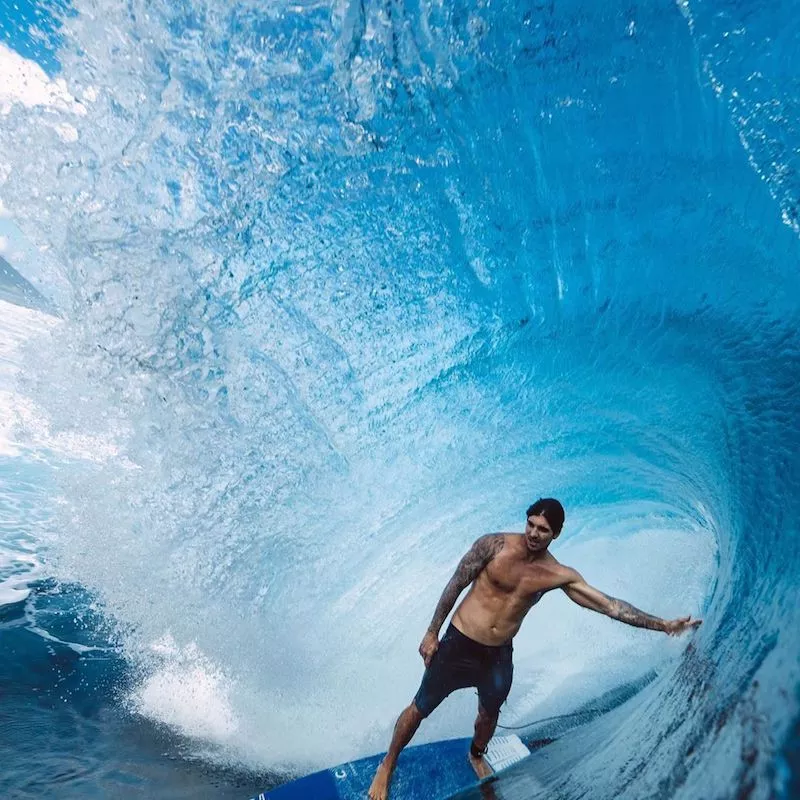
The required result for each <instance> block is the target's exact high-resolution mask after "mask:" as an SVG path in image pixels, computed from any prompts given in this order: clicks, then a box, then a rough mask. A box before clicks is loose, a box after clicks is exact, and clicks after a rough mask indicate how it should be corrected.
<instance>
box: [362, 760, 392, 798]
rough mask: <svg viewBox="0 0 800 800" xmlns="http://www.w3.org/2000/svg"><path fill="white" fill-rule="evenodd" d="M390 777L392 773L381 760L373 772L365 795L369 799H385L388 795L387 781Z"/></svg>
mask: <svg viewBox="0 0 800 800" xmlns="http://www.w3.org/2000/svg"><path fill="white" fill-rule="evenodd" d="M391 779H392V773H391V771H390V770H389V768H388V767H387V766H386V764H385V763H384V762H383V761H381V764H380V766H379V767H378V769H377V770H376V772H375V777H374V778H373V779H372V783H371V784H370V787H369V791H368V792H367V797H369V800H386V798H388V797H389V781H390V780H391Z"/></svg>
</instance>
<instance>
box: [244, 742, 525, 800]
mask: <svg viewBox="0 0 800 800" xmlns="http://www.w3.org/2000/svg"><path fill="white" fill-rule="evenodd" d="M515 738H516V737H515ZM470 741H471V739H448V740H446V741H443V742H432V743H431V744H422V745H417V746H415V747H407V748H406V749H405V750H403V752H402V753H401V754H400V758H399V759H398V760H397V768H396V770H395V773H394V776H393V778H392V788H391V798H392V800H436V798H445V797H449V796H450V795H453V794H455V793H457V792H459V791H462V790H464V789H468V788H470V787H473V786H475V785H476V784H477V783H478V779H477V777H476V776H475V772H474V771H473V769H472V767H471V765H470V763H469V761H468V759H467V753H468V752H469V745H470ZM383 755H384V754H383V753H381V754H379V755H374V756H369V757H368V758H362V759H359V760H358V761H349V762H347V763H346V764H340V765H339V766H336V767H331V768H330V769H325V770H322V771H320V772H314V773H312V774H311V775H306V776H305V777H304V778H299V779H298V780H296V781H292V782H291V783H287V784H284V785H283V786H279V787H278V788H277V789H272V790H270V791H269V792H264V793H262V794H260V795H258V796H257V797H255V798H253V800H301V799H302V800H312V798H313V800H365V798H366V796H367V790H368V789H369V785H370V784H371V783H372V778H373V776H374V775H375V770H376V769H377V768H378V765H379V764H380V763H381V760H382V759H383Z"/></svg>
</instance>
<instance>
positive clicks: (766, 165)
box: [0, 0, 800, 797]
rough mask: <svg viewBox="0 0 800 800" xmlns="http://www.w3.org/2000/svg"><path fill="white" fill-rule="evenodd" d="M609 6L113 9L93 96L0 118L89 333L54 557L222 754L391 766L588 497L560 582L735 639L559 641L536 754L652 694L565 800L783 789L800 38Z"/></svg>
mask: <svg viewBox="0 0 800 800" xmlns="http://www.w3.org/2000/svg"><path fill="white" fill-rule="evenodd" d="M586 5H587V4H585V3H563V4H559V5H558V8H556V7H555V6H554V5H553V4H547V3H533V4H527V5H523V4H515V3H514V2H502V3H497V4H491V5H490V4H483V3H479V4H477V5H475V4H456V5H447V4H445V5H442V4H438V3H434V2H431V3H420V4H411V5H405V4H401V3H394V2H389V3H385V4H363V3H345V2H342V3H335V4H334V5H332V6H329V5H320V4H316V3H293V4H284V3H276V4H272V5H271V6H269V7H268V8H264V4H263V3H260V2H255V1H253V2H249V1H247V0H242V1H240V2H236V3H233V4H231V3H230V2H227V1H225V2H223V0H217V1H215V0H205V1H204V2H200V1H199V0H195V2H192V3H189V2H177V3H169V4H167V3H164V4H152V3H145V2H129V0H126V2H115V1H113V0H106V1H104V2H102V3H100V2H91V1H90V0H78V1H77V2H75V3H74V4H73V6H72V7H71V8H70V9H68V10H65V12H64V15H63V19H61V28H60V36H61V41H60V45H59V49H58V53H57V54H58V60H59V62H60V67H61V71H60V73H59V78H58V80H59V81H61V82H56V79H54V78H52V77H48V76H47V75H46V74H45V73H43V72H42V73H41V74H39V73H35V72H29V73H26V74H28V76H29V79H28V83H27V84H26V85H29V86H31V85H35V86H37V87H38V89H37V91H36V93H34V94H33V95H28V96H26V98H24V99H23V98H21V97H16V98H15V97H11V98H10V99H9V98H0V102H2V103H4V105H3V106H1V107H0V113H2V114H3V125H2V126H0V152H1V153H2V154H3V155H2V164H0V176H2V179H3V181H4V182H3V183H2V187H0V196H2V199H3V203H4V204H5V206H6V207H7V208H9V209H11V210H12V211H13V213H14V216H15V219H16V220H17V221H18V222H19V224H20V225H21V227H23V229H24V231H25V233H26V235H27V236H28V238H29V239H30V240H31V242H33V243H34V244H35V245H39V246H40V247H42V248H47V261H45V262H44V265H43V266H42V267H40V268H41V269H42V271H43V280H45V281H46V283H47V285H48V287H49V289H50V294H51V296H52V297H53V299H54V300H55V301H56V303H57V304H58V306H59V308H60V309H61V311H62V313H63V315H64V319H63V320H61V321H59V322H58V323H57V324H56V325H54V326H53V327H52V328H51V329H50V330H51V333H50V334H48V335H46V336H44V337H37V339H36V344H35V346H34V347H32V348H31V349H30V352H29V353H28V356H27V360H26V370H25V386H24V390H25V396H26V397H27V398H29V399H30V400H31V402H32V403H33V404H34V405H35V408H36V413H35V414H34V415H28V416H27V417H26V416H24V415H23V416H22V417H21V418H20V419H19V420H18V421H19V424H20V428H21V430H22V431H23V432H22V433H20V434H19V435H20V436H27V437H28V438H29V439H30V440H31V441H35V442H36V443H37V447H38V448H39V450H40V451H41V452H43V453H46V454H47V455H46V457H45V461H46V462H47V463H49V464H50V465H51V466H54V465H56V466H58V467H59V469H58V470H56V471H53V473H52V476H51V477H52V480H53V481H54V482H55V484H56V485H57V487H58V491H57V495H58V497H59V502H58V503H54V504H53V510H52V514H53V520H54V524H53V525H52V526H51V531H52V532H51V533H49V534H44V533H41V532H40V533H39V537H40V538H39V544H38V547H39V549H40V552H41V554H42V557H44V558H46V564H47V569H48V571H49V574H51V575H54V576H56V577H59V578H62V579H64V580H69V581H73V582H77V583H80V584H81V585H83V586H84V587H86V588H87V589H89V590H90V591H91V592H92V593H94V594H95V595H96V597H97V598H98V599H99V602H100V603H101V604H102V608H103V610H104V613H105V615H106V617H107V618H108V619H111V620H114V621H115V623H116V624H117V634H116V636H117V637H118V640H119V642H120V643H121V647H122V648H123V651H124V653H125V656H126V658H127V659H128V661H129V663H131V664H133V665H135V669H136V672H137V676H138V677H137V680H135V681H134V682H133V686H132V688H131V690H130V692H129V694H128V695H127V701H126V702H127V703H128V704H129V705H130V707H131V708H132V709H133V710H135V711H136V712H138V713H141V714H144V715H146V716H148V717H151V718H154V719H156V720H158V721H161V722H165V723H167V724H168V725H170V726H173V727H175V728H177V729H179V730H181V731H182V732H184V733H186V734H188V735H190V736H193V737H195V738H196V739H197V741H198V742H202V743H203V744H202V747H203V748H204V750H203V752H205V753H206V754H208V752H207V751H208V748H211V749H212V750H213V753H212V755H213V757H215V758H219V759H229V760H234V761H239V762H245V763H251V764H252V763H255V764H262V765H263V764H267V765H269V766H271V767H286V766H288V767H291V768H296V769H306V768H309V767H312V766H321V765H323V764H325V763H327V762H329V761H333V760H337V759H342V758H345V757H351V756H353V755H355V754H358V753H366V752H370V751H374V750H377V749H380V747H381V746H383V745H384V743H385V737H386V735H387V731H388V729H389V726H390V725H391V723H392V722H393V718H394V715H395V714H396V712H397V710H398V709H399V708H400V707H401V704H402V703H404V702H405V701H406V700H407V699H408V697H410V696H411V694H413V690H414V688H415V684H416V681H417V680H418V677H419V666H420V665H419V663H418V659H417V657H416V655H415V652H414V651H415V647H416V644H417V640H418V638H419V636H420V633H421V631H422V630H424V627H425V625H426V623H427V620H428V617H429V615H430V612H431V609H432V607H433V604H434V603H435V600H436V598H437V596H438V593H439V591H440V590H441V586H442V585H443V583H444V582H445V580H446V579H447V576H448V573H449V572H450V570H452V567H453V565H454V563H455V561H456V560H457V559H458V557H459V555H460V554H461V553H462V552H463V550H464V549H465V548H466V547H467V546H468V544H469V543H470V542H471V540H472V539H473V538H474V537H475V536H477V535H478V534H480V533H482V532H484V531H486V530H492V529H495V530H496V529H503V528H506V529H507V528H508V527H511V526H517V527H518V526H519V525H521V523H522V520H521V516H522V510H523V509H524V508H525V507H526V506H527V504H528V503H529V502H530V501H531V500H532V499H535V497H537V496H539V495H540V494H551V495H556V496H558V497H560V498H561V499H562V501H563V502H564V504H565V506H566V507H567V512H568V523H567V528H566V529H565V533H564V536H563V538H562V540H560V542H559V545H560V547H561V550H560V551H558V550H557V553H560V554H561V555H562V557H563V558H564V560H566V561H568V563H572V564H574V565H575V566H576V567H578V568H579V569H581V571H582V572H583V573H584V574H585V575H586V576H587V578H589V579H590V580H592V582H593V583H595V584H596V585H598V586H600V587H601V588H604V589H606V590H608V591H609V592H612V593H616V594H620V595H622V596H625V597H626V599H630V600H631V601H633V602H636V603H637V605H641V606H643V607H648V608H649V609H650V608H651V609H652V610H653V611H654V612H656V613H660V614H663V615H664V616H669V615H673V614H674V615H677V614H681V613H702V614H703V615H704V616H705V619H706V621H705V624H704V625H703V627H702V628H701V629H700V631H699V632H698V634H697V636H696V638H695V639H694V640H693V642H692V645H691V647H689V648H685V642H684V643H683V644H681V643H675V642H662V641H660V640H659V641H654V640H653V639H652V638H650V639H648V638H647V637H646V636H644V638H643V635H642V634H641V633H640V632H631V631H628V630H623V631H618V630H616V629H614V630H613V631H612V630H611V629H609V628H607V627H605V626H604V624H603V623H605V622H606V621H603V620H599V619H589V620H588V621H587V620H586V617H585V615H584V616H578V617H576V616H574V615H573V614H572V609H570V608H569V606H568V605H567V604H561V603H559V602H558V599H556V598H553V599H552V600H551V598H549V597H548V598H546V599H545V600H544V601H543V602H542V604H541V605H540V606H539V607H537V609H536V610H535V611H534V613H533V615H532V619H531V620H530V621H529V622H528V623H526V628H525V629H524V631H525V634H524V635H523V636H521V637H520V640H519V643H518V646H517V676H518V678H517V685H516V686H515V689H514V694H513V695H512V697H511V699H510V703H509V715H508V717H507V719H508V721H509V722H525V721H526V720H527V719H530V718H531V717H532V716H535V715H536V714H540V715H543V714H545V713H557V712H558V711H563V710H569V708H570V707H571V706H574V705H576V704H578V703H580V702H584V701H586V700H587V699H589V698H590V697H591V696H592V694H593V693H599V692H601V691H603V690H604V689H607V688H610V687H613V686H614V685H616V684H619V683H622V682H625V681H627V680H630V679H634V678H636V677H638V676H641V675H642V674H644V673H645V672H647V671H649V670H651V669H653V668H656V671H657V673H658V678H657V680H656V681H654V682H653V683H652V684H651V685H650V686H649V687H648V688H647V690H646V691H645V692H643V693H642V694H641V695H640V696H639V698H637V700H636V701H634V703H635V705H634V707H633V710H631V709H630V708H628V710H627V711H626V712H625V713H624V715H622V717H620V718H618V719H617V720H616V721H615V723H614V724H615V726H617V727H616V728H615V729H614V734H613V736H612V735H610V734H609V728H608V723H605V725H606V727H605V728H602V727H598V728H597V729H595V730H594V733H593V732H592V730H593V729H591V728H589V729H587V732H586V733H584V734H583V736H584V741H585V742H586V744H585V748H586V750H587V751H588V752H591V753H592V755H591V757H586V758H585V759H583V760H582V762H581V765H580V767H573V768H571V769H570V770H569V771H568V773H567V772H559V773H557V774H553V775H551V776H549V778H548V779H549V781H550V782H551V784H553V783H555V784H556V785H557V786H558V787H560V791H562V792H563V794H564V796H580V795H581V794H582V793H585V791H586V789H587V787H589V786H591V787H592V791H593V794H594V796H609V797H610V796H617V797H623V796H624V797H642V796H655V795H656V794H658V793H660V795H659V796H682V797H698V796H711V795H714V796H726V795H729V794H732V793H733V792H734V790H735V787H743V786H748V787H752V790H753V791H755V795H754V796H764V797H765V796H768V794H769V792H770V791H772V790H774V789H775V787H776V786H779V784H780V782H781V780H783V779H782V778H781V774H782V773H781V771H780V770H781V769H782V768H781V766H780V765H781V760H780V758H781V756H780V753H781V750H782V747H783V742H784V739H785V737H786V735H787V731H788V730H789V727H790V725H791V722H792V718H793V716H794V714H795V713H796V703H797V699H796V695H795V686H796V684H797V679H798V664H797V658H796V654H797V651H798V633H797V631H798V630H800V626H798V624H797V623H798V607H800V603H798V588H797V586H798V581H797V576H798V572H800V569H799V561H800V553H798V545H797V541H798V540H797V535H796V534H797V520H798V502H799V501H798V497H800V493H799V492H798V488H800V465H799V464H798V459H797V456H796V451H797V447H798V444H800V442H799V441H798V440H799V439H800V434H798V431H797V427H796V422H795V420H796V419H797V413H798V410H799V409H798V401H797V399H796V392H795V387H796V385H797V379H798V373H799V372H800V366H798V365H800V359H798V355H799V353H798V351H799V350H800V340H799V339H798V335H797V322H798V319H797V316H798V312H797V305H796V297H797V296H798V295H797V292H798V289H800V287H798V282H799V280H800V279H798V275H797V272H796V269H795V268H794V265H795V264H796V263H797V256H798V240H797V231H796V229H795V228H796V217H795V216H793V215H795V209H796V203H797V199H798V194H797V187H796V186H794V185H793V184H792V175H793V173H792V171H791V158H792V157H793V156H792V155H791V153H793V152H794V150H793V149H796V147H797V144H798V139H797V135H798V134H797V131H796V121H795V122H792V119H793V117H792V112H791V96H790V93H789V91H788V90H786V89H784V88H783V84H782V82H781V76H782V75H783V74H785V72H786V71H788V70H790V69H791V68H792V67H793V64H794V61H795V60H796V55H795V53H796V52H798V51H797V49H796V48H794V47H792V46H790V45H791V43H792V42H794V43H796V36H795V33H796V30H795V29H793V28H792V26H791V25H790V24H786V23H788V21H789V19H790V14H789V10H788V8H787V9H783V8H782V7H776V8H771V10H770V12H769V14H767V13H766V12H763V13H760V14H759V13H756V12H753V13H752V14H750V17H749V18H748V20H746V21H745V20H743V19H742V18H743V16H744V12H743V11H742V10H741V9H739V8H738V6H737V4H735V3H732V2H729V3H719V4H717V5H719V7H720V8H719V14H716V15H714V14H711V12H710V11H709V9H707V8H706V4H699V9H696V8H695V4H693V3H691V2H685V1H684V2H681V3H679V4H677V5H676V6H674V7H659V8H655V7H654V4H651V3H642V4H639V5H637V4H633V5H632V4H630V3H628V4H624V5H622V4H619V5H618V4H613V3H612V4H611V6H607V5H603V6H602V7H598V8H594V7H592V8H589V7H586ZM784 11H786V15H785V18H784V16H782V14H783V12H784ZM767 33H768V34H769V37H771V38H769V41H767V38H766V37H767ZM748 37H749V38H748ZM790 40H791V41H790ZM747 44H750V45H751V48H750V49H746V47H745V45H747ZM753 52H761V53H763V58H762V59H761V60H759V62H758V63H753V59H754V58H755V56H753ZM14 63H15V64H17V66H16V67H15V69H16V68H19V69H31V68H30V67H29V66H27V65H26V64H21V65H20V64H18V63H17V62H14ZM756 72H758V73H759V77H758V78H757V79H755V78H753V75H755V74H756ZM751 78H752V80H751ZM36 81H38V83H36ZM765 104H767V105H768V107H769V108H770V109H771V110H770V111H767V110H766V108H765ZM767 121H768V122H769V125H767ZM781 159H783V160H781ZM760 178H761V179H763V180H759V179H760ZM43 430H44V431H46V434H47V436H46V437H45V438H46V441H43V440H42V431H43ZM75 431H77V432H79V433H80V436H81V437H82V439H81V441H83V442H89V443H94V445H93V446H91V447H89V448H88V450H89V451H90V452H85V451H84V452H81V453H76V452H74V451H70V452H65V451H64V450H63V449H62V450H59V449H58V447H56V446H55V445H54V444H53V442H54V441H56V440H57V437H58V436H59V435H60V436H61V437H62V438H61V439H59V440H58V441H64V438H63V437H64V435H65V434H66V433H69V432H75ZM37 437H38V438H37ZM606 624H608V623H606ZM520 676H527V677H520ZM354 686H358V687H359V689H358V692H357V693H356V692H355V691H354V690H353V687H354ZM459 702H460V701H455V702H454V704H453V705H452V708H451V711H450V712H444V713H443V715H442V716H441V718H440V719H439V721H438V722H437V721H435V720H431V727H429V728H428V730H427V735H428V737H429V738H432V737H434V736H441V735H457V734H459V733H461V732H463V728H464V724H465V723H466V724H469V723H468V721H469V719H470V718H471V715H472V711H473V710H472V708H471V705H470V706H469V707H468V705H467V703H466V701H464V703H462V704H461V705H459ZM471 702H472V701H471V700H470V703H471ZM448 713H449V715H448ZM333 730H335V731H336V732H337V733H336V735H335V736H332V735H331V731H333ZM579 741H580V740H579ZM565 746H566V745H565ZM574 746H575V747H578V746H580V745H579V744H577V745H574ZM555 752H557V751H555ZM568 760H569V756H568V755H563V757H562V760H561V762H559V763H562V764H563V763H566V762H567V761H568ZM509 791H511V788H510V789H509ZM521 791H522V790H521ZM509 796H513V795H511V794H510V795H509Z"/></svg>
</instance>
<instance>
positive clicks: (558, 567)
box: [548, 553, 581, 586]
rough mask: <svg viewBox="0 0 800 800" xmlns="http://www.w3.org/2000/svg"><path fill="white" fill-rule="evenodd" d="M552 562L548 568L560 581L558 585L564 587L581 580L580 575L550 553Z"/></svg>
mask: <svg viewBox="0 0 800 800" xmlns="http://www.w3.org/2000/svg"><path fill="white" fill-rule="evenodd" d="M548 555H549V556H550V558H551V559H552V561H550V562H549V564H548V566H549V567H550V569H551V570H552V572H553V577H554V578H556V579H557V580H558V584H559V585H560V586H564V585H566V584H568V583H574V582H575V581H578V580H580V579H581V576H580V573H579V572H578V571H577V570H575V569H573V568H572V567H568V566H567V565H566V564H562V563H561V562H560V561H559V560H558V559H556V558H555V556H553V555H551V554H550V553H548Z"/></svg>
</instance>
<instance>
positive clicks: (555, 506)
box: [525, 497, 565, 533]
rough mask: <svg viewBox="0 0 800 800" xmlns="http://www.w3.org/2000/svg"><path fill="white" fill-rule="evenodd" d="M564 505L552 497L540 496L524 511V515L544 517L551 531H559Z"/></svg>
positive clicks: (562, 523) (562, 519)
mask: <svg viewBox="0 0 800 800" xmlns="http://www.w3.org/2000/svg"><path fill="white" fill-rule="evenodd" d="M564 516H565V515H564V506H562V505H561V503H559V502H558V500H555V499H554V498H552V497H540V498H539V499H538V500H537V501H536V502H535V503H534V504H533V505H532V506H530V507H529V508H528V510H527V511H526V512H525V517H526V518H527V517H544V518H545V519H546V520H547V522H548V524H549V525H550V527H551V528H552V530H553V533H560V532H561V528H562V527H563V525H564Z"/></svg>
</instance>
